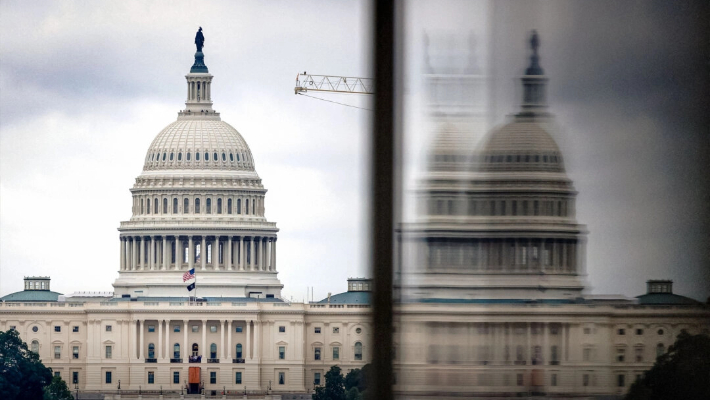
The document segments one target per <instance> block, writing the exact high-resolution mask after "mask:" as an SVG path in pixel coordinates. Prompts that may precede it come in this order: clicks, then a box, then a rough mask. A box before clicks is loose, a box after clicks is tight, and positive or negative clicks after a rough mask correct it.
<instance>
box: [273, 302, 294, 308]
mask: <svg viewBox="0 0 710 400" xmlns="http://www.w3.org/2000/svg"><path fill="white" fill-rule="evenodd" d="M273 305H274V307H291V303H273Z"/></svg>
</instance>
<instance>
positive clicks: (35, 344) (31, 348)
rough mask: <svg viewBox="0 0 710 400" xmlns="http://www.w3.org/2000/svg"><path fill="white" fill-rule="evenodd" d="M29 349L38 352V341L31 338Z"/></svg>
mask: <svg viewBox="0 0 710 400" xmlns="http://www.w3.org/2000/svg"><path fill="white" fill-rule="evenodd" d="M30 350H32V352H33V353H39V342H38V341H36V340H33V341H32V344H31V345H30Z"/></svg>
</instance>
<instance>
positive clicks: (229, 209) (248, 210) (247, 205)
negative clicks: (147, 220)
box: [134, 197, 263, 215]
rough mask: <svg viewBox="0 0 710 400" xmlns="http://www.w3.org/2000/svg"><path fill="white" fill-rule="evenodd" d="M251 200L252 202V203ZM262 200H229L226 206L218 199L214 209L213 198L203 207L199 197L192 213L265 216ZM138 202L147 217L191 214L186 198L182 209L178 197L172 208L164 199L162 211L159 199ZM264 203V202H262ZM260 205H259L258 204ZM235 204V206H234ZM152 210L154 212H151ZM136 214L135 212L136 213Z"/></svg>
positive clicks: (138, 208) (141, 199)
mask: <svg viewBox="0 0 710 400" xmlns="http://www.w3.org/2000/svg"><path fill="white" fill-rule="evenodd" d="M250 200H251V201H250ZM260 200H261V199H259V198H251V199H249V198H247V199H244V201H243V202H242V199H241V198H239V199H236V202H233V201H232V199H227V201H226V204H224V202H223V200H222V198H217V199H216V204H214V207H213V201H212V198H210V197H208V198H207V199H206V200H205V203H204V207H203V206H202V204H203V203H202V200H201V199H200V198H199V197H197V198H195V200H194V202H193V205H192V212H193V213H194V214H202V213H205V214H223V213H224V214H232V213H235V214H242V213H244V214H245V215H249V214H252V215H255V214H257V211H258V213H259V214H263V212H262V206H263V204H262V203H261V202H260ZM136 201H137V202H138V206H137V208H136V209H137V210H140V214H141V215H146V214H154V215H158V214H162V215H168V214H180V213H182V214H190V200H189V199H187V198H185V199H183V201H182V209H180V208H179V207H178V205H179V201H178V198H177V197H173V201H172V207H169V203H168V199H167V198H165V197H164V198H163V204H162V206H163V207H162V211H161V209H160V201H159V200H158V199H157V198H154V199H153V201H152V202H151V199H150V198H148V199H144V198H137V199H136ZM261 201H262V202H263V200H261ZM151 203H152V205H153V206H152V208H151ZM257 203H258V204H257ZM233 204H234V206H233ZM242 204H244V207H242ZM151 210H152V211H151ZM134 213H135V212H134Z"/></svg>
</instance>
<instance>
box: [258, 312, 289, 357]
mask: <svg viewBox="0 0 710 400" xmlns="http://www.w3.org/2000/svg"><path fill="white" fill-rule="evenodd" d="M260 326H261V321H255V322H254V357H256V359H257V360H258V359H260V357H259V354H260V353H259V343H260V342H261V336H259V335H260V334H261V329H259V327H260ZM289 329H293V328H292V327H291V326H289Z"/></svg>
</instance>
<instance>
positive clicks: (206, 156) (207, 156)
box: [205, 152, 210, 161]
mask: <svg viewBox="0 0 710 400" xmlns="http://www.w3.org/2000/svg"><path fill="white" fill-rule="evenodd" d="M209 160H210V153H207V152H205V161H209Z"/></svg>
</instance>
